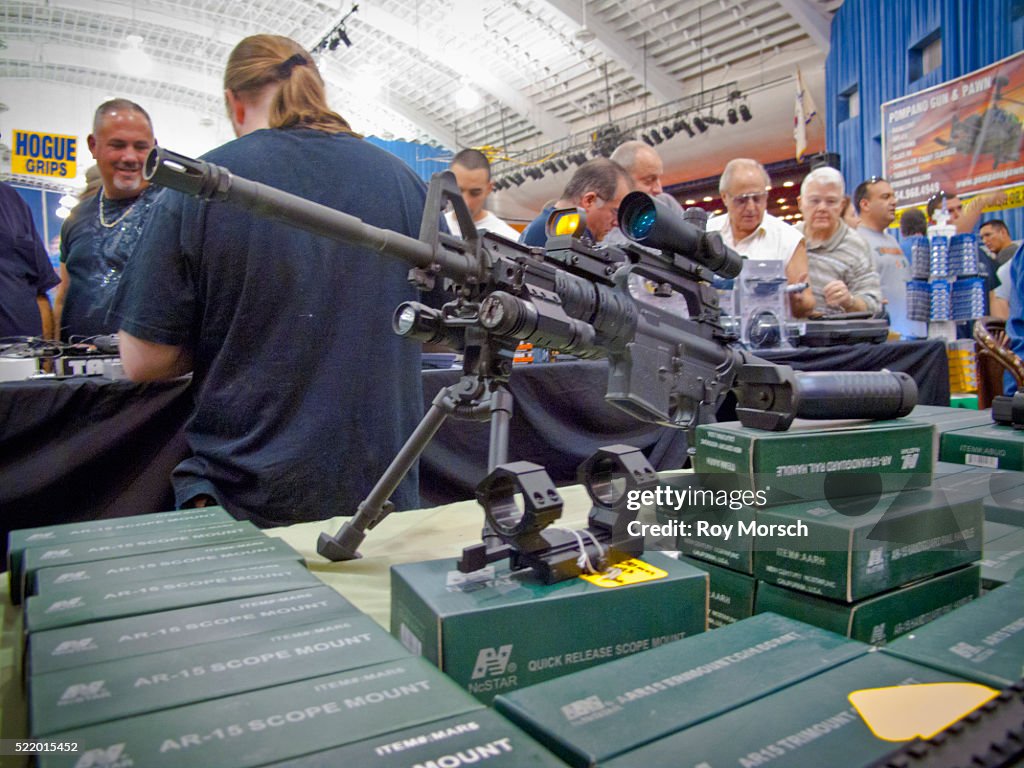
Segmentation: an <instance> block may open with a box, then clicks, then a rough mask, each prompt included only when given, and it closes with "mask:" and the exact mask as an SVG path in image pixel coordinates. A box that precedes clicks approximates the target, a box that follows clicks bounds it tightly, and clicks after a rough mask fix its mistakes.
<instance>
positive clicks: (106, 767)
mask: <svg viewBox="0 0 1024 768" xmlns="http://www.w3.org/2000/svg"><path fill="white" fill-rule="evenodd" d="M133 765H135V762H134V761H133V760H132V759H131V758H130V757H128V755H126V754H125V753H124V742H122V743H120V744H113V745H111V746H109V747H107V748H106V749H102V748H101V749H90V750H89V751H88V752H86V753H85V754H84V755H82V756H81V757H80V758H78V762H77V763H75V768H130V766H133Z"/></svg>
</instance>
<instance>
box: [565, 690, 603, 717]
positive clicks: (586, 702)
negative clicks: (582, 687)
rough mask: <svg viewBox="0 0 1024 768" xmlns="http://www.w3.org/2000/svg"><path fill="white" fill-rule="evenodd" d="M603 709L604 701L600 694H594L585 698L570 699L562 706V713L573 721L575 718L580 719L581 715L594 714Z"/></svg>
mask: <svg viewBox="0 0 1024 768" xmlns="http://www.w3.org/2000/svg"><path fill="white" fill-rule="evenodd" d="M602 709H604V702H603V701H601V697H600V696H597V695H594V696H587V698H585V699H577V700H576V701H570V702H569V703H568V704H566V705H565V706H563V707H562V714H563V715H564V716H565V719H566V720H568V721H569V722H570V723H571V722H572V721H573V720H579V719H580V718H581V717H586V716H587V715H592V714H593V713H594V712H600V711H601V710H602Z"/></svg>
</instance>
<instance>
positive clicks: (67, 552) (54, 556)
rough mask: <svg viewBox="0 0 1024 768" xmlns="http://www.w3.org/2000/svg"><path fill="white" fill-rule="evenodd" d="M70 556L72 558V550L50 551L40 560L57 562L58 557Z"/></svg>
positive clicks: (44, 553)
mask: <svg viewBox="0 0 1024 768" xmlns="http://www.w3.org/2000/svg"><path fill="white" fill-rule="evenodd" d="M70 556H71V550H70V549H51V550H48V551H46V552H43V554H42V556H40V558H39V559H40V560H56V559H57V558H58V557H70Z"/></svg>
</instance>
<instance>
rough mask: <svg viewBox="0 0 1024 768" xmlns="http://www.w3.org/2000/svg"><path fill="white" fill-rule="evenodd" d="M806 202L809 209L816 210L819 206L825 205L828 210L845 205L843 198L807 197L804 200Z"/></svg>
mask: <svg viewBox="0 0 1024 768" xmlns="http://www.w3.org/2000/svg"><path fill="white" fill-rule="evenodd" d="M804 202H806V203H807V207H808V208H811V209H814V208H817V207H818V206H821V205H824V206H825V207H826V208H838V207H839V206H841V205H842V204H843V198H841V197H817V196H814V197H807V198H804Z"/></svg>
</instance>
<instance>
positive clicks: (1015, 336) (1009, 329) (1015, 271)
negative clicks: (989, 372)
mask: <svg viewBox="0 0 1024 768" xmlns="http://www.w3.org/2000/svg"><path fill="white" fill-rule="evenodd" d="M1006 333H1007V335H1008V336H1009V337H1010V348H1011V349H1012V350H1013V351H1014V352H1016V353H1017V356H1018V357H1021V358H1024V243H1022V244H1021V246H1020V247H1019V248H1018V249H1017V252H1016V253H1015V254H1013V258H1012V260H1011V261H1010V317H1009V319H1008V320H1007V321H1006ZM1003 391H1004V392H1005V393H1006V394H1008V395H1012V394H1013V393H1014V392H1016V391H1017V382H1016V381H1014V379H1013V377H1012V376H1011V375H1010V374H1009V373H1007V374H1006V376H1005V377H1004V379H1003Z"/></svg>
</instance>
